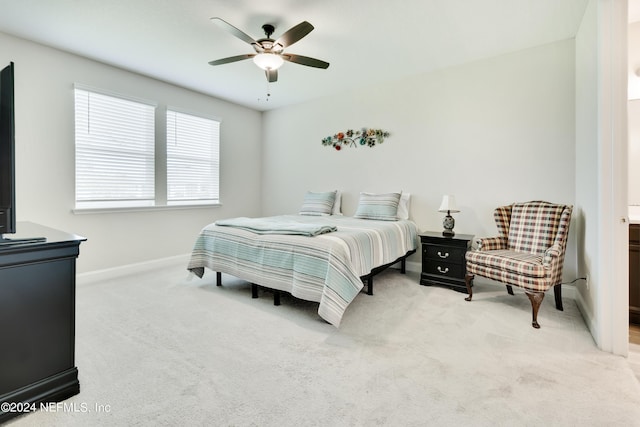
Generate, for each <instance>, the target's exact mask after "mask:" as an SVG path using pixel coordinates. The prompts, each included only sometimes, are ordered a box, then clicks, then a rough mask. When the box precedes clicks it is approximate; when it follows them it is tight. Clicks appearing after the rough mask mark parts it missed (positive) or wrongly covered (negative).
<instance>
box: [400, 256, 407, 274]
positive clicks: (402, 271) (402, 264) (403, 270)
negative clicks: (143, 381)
mask: <svg viewBox="0 0 640 427" xmlns="http://www.w3.org/2000/svg"><path fill="white" fill-rule="evenodd" d="M400 274H407V259H406V258H402V261H400Z"/></svg>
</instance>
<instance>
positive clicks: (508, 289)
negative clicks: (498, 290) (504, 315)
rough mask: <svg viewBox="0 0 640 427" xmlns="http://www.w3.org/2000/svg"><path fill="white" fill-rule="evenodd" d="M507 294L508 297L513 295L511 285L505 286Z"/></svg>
mask: <svg viewBox="0 0 640 427" xmlns="http://www.w3.org/2000/svg"><path fill="white" fill-rule="evenodd" d="M507 292H508V293H509V295H513V287H512V286H511V285H507Z"/></svg>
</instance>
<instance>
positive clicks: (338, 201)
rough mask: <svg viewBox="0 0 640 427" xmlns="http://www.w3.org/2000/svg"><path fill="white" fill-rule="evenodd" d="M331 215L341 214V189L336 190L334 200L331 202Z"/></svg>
mask: <svg viewBox="0 0 640 427" xmlns="http://www.w3.org/2000/svg"><path fill="white" fill-rule="evenodd" d="M331 215H342V191H340V190H337V191H336V200H335V201H334V202H333V210H332V211H331Z"/></svg>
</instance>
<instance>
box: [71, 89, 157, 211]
mask: <svg viewBox="0 0 640 427" xmlns="http://www.w3.org/2000/svg"><path fill="white" fill-rule="evenodd" d="M154 116H155V106H153V105H149V104H145V103H141V102H136V101H132V100H128V99H123V98H118V97H113V96H108V95H104V94H101V93H95V92H92V91H88V90H84V89H79V88H76V89H75V140H76V207H77V208H83V207H84V208H91V207H128V206H149V205H153V201H154V198H155V188H154V184H155V177H154V175H155V164H154V162H155V160H154V154H155V153H154V151H155V128H154V126H155V125H154V119H155V117H154Z"/></svg>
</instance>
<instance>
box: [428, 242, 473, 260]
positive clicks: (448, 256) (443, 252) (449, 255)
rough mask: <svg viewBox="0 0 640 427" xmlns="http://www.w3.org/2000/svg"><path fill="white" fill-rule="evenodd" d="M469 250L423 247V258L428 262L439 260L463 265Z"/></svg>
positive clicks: (437, 246) (432, 246)
mask: <svg viewBox="0 0 640 427" xmlns="http://www.w3.org/2000/svg"><path fill="white" fill-rule="evenodd" d="M466 252H467V248H457V247H452V246H440V245H422V257H423V258H424V260H425V261H427V260H438V261H444V262H451V263H456V264H462V263H463V262H464V261H465V259H464V256H465V253H466Z"/></svg>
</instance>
